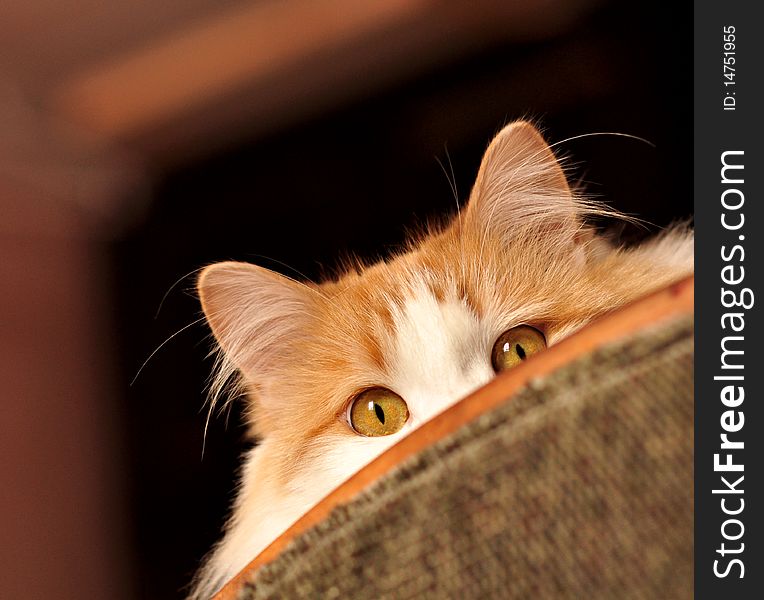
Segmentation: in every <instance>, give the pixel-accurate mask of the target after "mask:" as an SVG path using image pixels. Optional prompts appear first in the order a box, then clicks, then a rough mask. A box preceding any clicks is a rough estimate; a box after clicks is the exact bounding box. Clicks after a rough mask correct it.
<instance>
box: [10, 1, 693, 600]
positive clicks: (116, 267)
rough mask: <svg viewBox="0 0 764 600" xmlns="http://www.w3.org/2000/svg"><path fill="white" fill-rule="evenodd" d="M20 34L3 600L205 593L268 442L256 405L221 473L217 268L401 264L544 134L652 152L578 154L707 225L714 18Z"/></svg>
mask: <svg viewBox="0 0 764 600" xmlns="http://www.w3.org/2000/svg"><path fill="white" fill-rule="evenodd" d="M0 23H2V25H0V30H2V32H3V35H2V36H0V133H2V136H0V137H2V140H1V141H0V210H1V211H2V219H1V220H0V221H2V223H0V243H1V244H2V248H1V252H2V259H0V281H1V282H2V283H1V284H0V285H2V286H3V287H2V294H1V295H0V296H1V297H2V305H0V307H1V308H2V315H3V320H2V336H0V344H1V345H0V352H2V361H0V363H1V364H2V367H1V368H2V376H3V379H2V382H3V403H2V411H3V417H2V420H0V422H1V423H2V432H0V434H1V435H0V457H1V458H0V475H1V476H2V480H0V482H1V483H0V487H1V488H2V491H0V515H2V516H1V517H0V519H2V521H1V522H0V536H2V546H1V548H0V578H1V579H0V596H2V597H8V598H20V597H26V598H50V597H55V598H147V599H153V598H157V599H164V598H180V597H182V594H183V588H184V586H185V585H186V584H187V583H188V581H189V579H190V577H191V575H192V574H193V572H194V570H195V569H196V567H197V566H198V564H199V561H200V559H201V558H202V556H203V555H204V553H205V552H206V551H207V550H208V549H209V548H210V546H211V545H212V543H213V542H214V541H215V540H216V539H217V538H218V536H219V532H220V528H221V526H222V524H223V521H224V517H225V515H226V512H227V507H228V504H229V502H230V500H231V498H232V492H233V489H234V486H235V473H236V468H237V464H238V456H239V454H240V453H241V451H242V450H243V449H244V448H245V447H246V441H245V440H244V437H243V435H244V431H243V428H242V427H241V425H240V408H239V407H237V406H234V407H233V409H232V410H231V412H230V414H227V415H221V416H218V417H215V418H213V419H212V420H211V421H210V424H209V429H208V431H207V437H206V446H204V455H203V456H202V449H203V435H204V430H205V418H206V410H205V409H204V400H205V383H206V378H207V376H208V374H209V372H210V369H211V361H210V360H209V359H208V358H207V354H208V352H209V349H210V340H209V338H208V334H209V331H208V330H207V328H206V327H205V325H204V324H203V323H200V322H197V319H198V318H199V317H200V312H199V306H198V303H197V300H196V298H195V294H194V289H193V288H194V276H193V274H191V273H193V272H194V271H195V270H196V269H198V268H199V267H201V266H203V265H205V264H208V263H210V262H213V261H217V260H225V259H237V260H246V261H251V262H256V263H258V264H261V265H263V266H267V267H270V268H273V269H276V270H279V271H282V272H285V273H289V274H292V275H295V274H299V275H298V276H300V277H307V278H311V279H315V278H317V277H320V275H321V273H322V272H326V271H327V270H328V271H330V270H331V269H332V267H333V266H334V265H336V263H337V259H338V258H340V257H342V256H346V255H347V254H350V253H353V254H360V255H362V256H365V257H374V256H380V255H384V253H385V252H387V251H389V250H390V249H392V248H395V247H396V246H397V245H398V244H400V243H401V241H402V240H403V239H404V237H405V231H406V229H407V228H411V227H413V226H416V225H417V224H418V223H422V222H423V221H426V220H427V219H428V218H431V217H435V216H438V215H443V214H446V213H449V212H453V211H454V210H455V206H456V203H455V199H454V197H453V194H452V191H451V187H450V183H449V179H448V177H447V176H446V175H445V174H444V169H443V168H442V166H443V167H444V168H445V170H446V171H448V173H449V176H450V175H451V170H452V169H453V178H454V180H455V183H456V189H457V190H458V196H459V201H460V202H462V203H463V202H464V201H465V200H466V198H467V196H468V194H469V190H470V186H471V184H472V181H473V178H474V176H475V174H476V171H477V167H478V164H479V161H480V157H481V155H482V152H483V150H484V149H485V147H486V144H487V143H488V142H489V141H490V139H491V137H492V135H493V134H494V133H496V132H497V131H498V130H499V129H500V128H501V126H502V125H503V124H505V123H506V122H508V121H511V120H513V119H516V118H519V117H524V116H525V117H532V118H534V119H537V120H539V122H540V123H541V124H542V125H543V127H544V128H545V131H546V136H547V138H548V139H549V140H550V141H560V140H565V139H566V138H569V137H573V136H577V135H580V134H587V133H592V132H620V133H627V134H631V135H635V136H639V137H642V138H645V139H647V140H649V141H650V142H651V143H652V144H654V147H653V146H651V145H648V144H646V143H642V142H639V141H635V140H632V139H627V138H623V137H614V136H595V137H586V138H582V139H577V140H571V141H569V142H565V143H563V144H561V145H560V146H559V147H558V150H559V151H560V152H561V153H563V154H565V155H567V156H569V157H570V158H571V159H572V161H573V164H574V165H575V166H576V170H575V173H576V177H577V178H579V179H580V180H581V181H583V182H585V184H586V189H587V190H588V191H589V192H590V193H592V194H595V195H597V196H600V197H602V198H603V199H605V200H607V201H608V202H609V203H610V204H611V206H613V207H615V208H617V209H619V210H622V211H625V212H628V213H631V214H635V215H638V216H640V217H641V218H643V219H646V220H647V221H649V222H650V223H652V224H653V225H652V226H651V227H650V229H649V230H650V231H656V230H657V229H658V228H659V227H661V226H665V225H666V224H668V223H670V222H671V221H673V220H676V219H680V218H687V217H689V216H691V214H692V192H691V185H690V177H691V168H692V167H691V140H692V137H691V136H692V131H691V122H692V121H691V119H692V111H691V101H692V98H691V68H692V64H691V59H692V57H691V50H690V48H691V41H692V37H691V36H692V30H691V26H692V25H691V24H692V14H691V7H690V5H689V3H669V2H655V1H646V2H641V3H630V2H618V1H612V2H608V1H605V0H570V1H565V0H543V1H538V2H522V1H512V0H505V1H499V0H479V1H478V0H476V1H472V2H463V1H462V2H456V1H453V0H410V1H409V0H386V1H382V0H376V1H374V0H369V1H366V2H362V1H359V0H352V1H351V0H282V1H278V2H277V1H275V0H249V1H237V0H226V1H225V2H221V1H217V2H211V1H209V0H186V1H184V2H180V1H168V2H164V3H159V4H158V3H154V2H148V1H147V0H141V1H136V2H131V3H126V2H110V3H99V2H96V1H95V0H90V1H89V0H80V1H71V2H53V1H52V0H35V1H33V2H26V3H24V4H21V3H6V4H5V5H4V6H3V7H2V8H0ZM441 165H442V166H441ZM624 235H626V236H627V237H629V238H633V239H636V238H638V237H639V236H640V235H644V232H642V231H640V230H627V231H625V232H624ZM160 305H161V310H160ZM157 348H159V349H158V351H157V352H156V354H153V352H154V351H155V349H157ZM149 357H150V360H148V362H146V364H145V365H144V366H143V368H142V369H141V366H142V365H143V364H144V362H145V361H146V360H147V359H149ZM139 370H140V374H139V375H138V376H137V378H136V377H135V376H136V374H137V373H138V372H139ZM133 379H134V382H133ZM131 382H133V383H132V384H131Z"/></svg>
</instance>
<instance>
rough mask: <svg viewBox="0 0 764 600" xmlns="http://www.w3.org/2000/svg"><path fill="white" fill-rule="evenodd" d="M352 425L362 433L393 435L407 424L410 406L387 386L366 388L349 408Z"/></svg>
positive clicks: (377, 435) (375, 435)
mask: <svg viewBox="0 0 764 600" xmlns="http://www.w3.org/2000/svg"><path fill="white" fill-rule="evenodd" d="M349 417H350V426H351V427H352V428H353V429H354V430H355V431H356V433H359V434H361V435H365V436H368V437H379V436H382V435H391V434H393V433H395V432H397V431H400V430H401V428H402V427H403V426H404V425H405V424H406V421H408V418H409V407H408V406H406V402H404V400H403V398H401V397H400V396H399V395H398V394H396V393H395V392H391V391H390V390H388V389H387V388H383V387H375V388H370V389H368V390H364V391H363V392H361V393H360V394H358V395H357V396H356V397H355V400H353V403H352V404H351V405H350V410H349Z"/></svg>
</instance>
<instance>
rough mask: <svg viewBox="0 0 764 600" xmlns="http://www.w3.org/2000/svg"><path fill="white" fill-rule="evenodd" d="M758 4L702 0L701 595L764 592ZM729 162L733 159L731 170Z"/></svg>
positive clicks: (761, 33)
mask: <svg viewBox="0 0 764 600" xmlns="http://www.w3.org/2000/svg"><path fill="white" fill-rule="evenodd" d="M759 8H760V6H759V3H757V2H750V1H744V0H725V1H724V2H720V1H716V2H707V1H704V0H703V1H700V0H699V1H696V2H695V40H694V50H695V68H694V74H695V148H694V159H695V176H694V180H695V181H694V184H695V186H694V193H695V225H696V235H697V245H696V262H695V264H696V353H695V360H696V375H695V377H696V379H695V393H696V396H695V398H696V400H695V596H696V598H700V599H703V598H735V599H742V598H761V597H764V596H763V594H764V552H763V551H762V544H764V535H763V534H762V518H761V511H762V510H764V504H763V503H762V485H761V481H762V479H764V447H762V446H764V410H763V409H762V407H763V406H764V395H763V394H762V384H761V381H762V373H764V362H762V359H761V352H759V348H760V347H761V346H762V344H764V337H763V336H762V319H761V311H760V309H759V305H760V304H762V303H764V289H762V286H761V283H760V282H761V272H762V268H763V267H762V252H761V238H762V232H761V231H760V230H759V229H760V227H761V226H762V223H763V221H762V219H763V218H764V217H763V216H762V214H761V213H762V211H761V205H762V202H764V185H763V184H762V181H763V180H764V163H763V162H762V150H761V148H762V140H761V138H762V127H761V115H762V112H763V111H764V97H763V96H762V85H761V80H762V77H763V74H764V69H762V67H763V66H764V43H762V40H764V23H763V22H762V20H761V19H760V18H757V15H756V13H760V10H759ZM725 36H726V38H725ZM725 44H726V46H725ZM725 53H726V54H725ZM725 59H726V65H725ZM725 153H726V154H725ZM724 163H726V164H727V165H730V168H728V169H727V170H726V171H723V170H722V169H723V166H724ZM740 166H742V168H734V167H740ZM724 179H726V181H723V180H724ZM725 224H726V226H725ZM725 304H726V305H727V306H725ZM725 348H726V350H727V351H729V352H728V354H727V355H726V356H724V355H723V353H724V349H725ZM741 351H742V352H741ZM743 394H744V399H743ZM725 436H726V437H725ZM725 439H726V441H727V448H724V447H723V445H724V441H725ZM741 444H744V447H740V446H741ZM741 478H742V479H741ZM725 509H726V511H727V512H725ZM733 513H736V514H733ZM736 561H738V562H736Z"/></svg>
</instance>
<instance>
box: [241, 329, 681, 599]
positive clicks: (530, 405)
mask: <svg viewBox="0 0 764 600" xmlns="http://www.w3.org/2000/svg"><path fill="white" fill-rule="evenodd" d="M692 548H693V325H692V321H691V320H690V319H682V320H679V321H674V322H672V323H669V324H666V325H662V326H660V327H659V328H653V329H651V330H649V331H648V332H645V333H641V334H640V335H638V336H636V337H633V338H630V339H628V340H626V341H623V342H620V343H618V344H614V345H610V346H608V347H605V348H603V349H600V350H597V351H596V352H594V353H592V354H590V355H587V356H586V357H584V358H582V359H579V360H577V361H576V362H574V363H571V364H569V365H566V366H565V367H563V368H562V369H560V370H558V371H556V372H555V373H553V374H552V375H550V376H548V377H545V378H543V379H541V380H537V381H534V382H533V383H532V384H531V385H530V386H528V387H527V388H525V389H524V390H523V391H521V392H520V393H518V394H516V395H515V396H514V397H513V398H511V400H510V401H509V402H506V403H504V404H503V405H502V406H500V407H499V408H497V409H495V410H493V411H491V412H490V413H488V414H485V415H483V416H482V417H480V418H478V419H476V420H475V421H472V422H470V423H468V424H467V425H466V426H464V427H462V428H461V429H459V430H458V431H457V432H456V433H454V434H452V435H451V436H449V437H447V438H445V439H443V440H441V441H440V442H438V443H437V444H435V445H433V446H431V447H429V448H427V449H426V450H425V451H423V452H421V453H419V454H417V455H416V456H414V457H412V458H410V459H408V460H407V461H405V462H404V463H403V464H402V465H401V466H400V467H398V468H397V469H396V470H394V471H393V472H391V473H389V474H388V475H386V476H385V477H383V478H382V479H381V480H380V481H379V482H377V483H376V484H375V485H373V486H372V487H371V488H369V489H368V490H366V491H365V492H364V493H363V494H361V495H360V496H359V497H358V498H356V499H355V500H354V501H352V502H351V503H349V504H347V505H345V506H342V507H339V508H337V509H335V510H334V511H333V512H332V514H331V515H330V516H329V517H328V518H327V519H326V520H325V521H323V522H321V523H320V524H318V525H317V526H316V527H314V528H313V529H311V530H309V531H307V532H306V533H304V534H303V535H301V536H299V537H297V538H296V539H295V540H294V541H293V542H292V543H291V544H290V545H289V546H288V547H287V549H286V550H285V551H284V552H283V553H282V554H281V555H280V556H279V557H278V558H277V559H276V560H275V561H274V562H272V563H270V564H268V565H265V566H264V567H263V568H261V569H260V570H259V571H258V572H257V573H256V574H255V575H254V576H253V577H251V578H250V580H249V581H248V582H247V583H246V584H245V585H244V587H243V588H242V590H241V592H240V596H239V598H240V600H255V599H265V598H370V599H371V598H374V599H376V598H400V599H408V598H474V599H483V598H518V599H519V598H534V599H538V598H541V599H544V598H587V599H591V598H594V599H596V598H608V599H609V598H613V599H630V598H635V599H636V598H640V599H642V598H644V599H650V600H653V599H656V598H660V599H674V598H677V599H679V598H687V599H689V598H692V596H693V581H692V579H693V550H692Z"/></svg>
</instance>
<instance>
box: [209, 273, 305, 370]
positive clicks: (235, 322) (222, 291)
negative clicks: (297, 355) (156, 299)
mask: <svg viewBox="0 0 764 600" xmlns="http://www.w3.org/2000/svg"><path fill="white" fill-rule="evenodd" d="M197 290H198V292H199V298H200V300H201V304H202V310H203V311H204V316H205V317H206V319H207V322H208V323H209V326H210V328H211V329H212V333H213V334H214V336H215V339H216V340H217V342H218V344H219V345H220V347H221V349H222V350H223V352H224V353H225V355H226V357H227V358H228V360H229V361H230V362H231V363H233V365H234V366H235V367H236V368H238V369H239V370H241V371H242V372H243V373H245V374H248V375H251V376H262V375H267V373H268V371H269V370H270V369H271V368H272V367H273V366H275V365H277V364H278V363H279V360H280V359H281V357H282V354H283V352H284V349H285V348H286V347H288V346H290V345H291V344H290V342H294V339H295V336H299V335H300V331H301V330H302V331H303V332H304V331H305V329H304V328H306V327H307V326H308V323H307V321H308V320H309V318H310V315H311V314H314V309H315V306H314V304H315V303H316V302H317V301H318V300H319V297H318V292H317V291H315V290H314V289H312V288H310V287H308V286H307V285H304V284H301V283H298V282H296V281H293V280H291V279H289V278H288V277H285V276H283V275H279V274H278V273H274V272H273V271H269V270H268V269H264V268H262V267H258V266H256V265H252V264H249V263H241V262H222V263H216V264H213V265H210V266H209V267H207V268H205V269H204V270H203V271H202V273H201V275H200V276H199V280H198V282H197Z"/></svg>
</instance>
